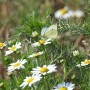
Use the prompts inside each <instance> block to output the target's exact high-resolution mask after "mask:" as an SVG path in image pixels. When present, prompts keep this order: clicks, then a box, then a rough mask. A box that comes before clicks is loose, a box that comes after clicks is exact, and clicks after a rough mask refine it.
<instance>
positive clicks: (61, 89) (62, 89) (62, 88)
mask: <svg viewBox="0 0 90 90" xmlns="http://www.w3.org/2000/svg"><path fill="white" fill-rule="evenodd" d="M59 90H67V88H66V87H61V88H60V89H59Z"/></svg>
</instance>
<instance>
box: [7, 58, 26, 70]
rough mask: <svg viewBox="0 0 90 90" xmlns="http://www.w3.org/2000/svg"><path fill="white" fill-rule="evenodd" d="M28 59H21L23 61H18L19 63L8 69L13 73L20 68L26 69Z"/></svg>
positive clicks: (12, 64) (11, 65)
mask: <svg viewBox="0 0 90 90" xmlns="http://www.w3.org/2000/svg"><path fill="white" fill-rule="evenodd" d="M26 62H27V61H26V59H24V60H23V59H21V60H18V61H17V62H15V63H11V64H10V66H9V67H8V72H12V71H14V70H19V69H20V68H22V69H24V68H25V67H24V64H25V63H26Z"/></svg>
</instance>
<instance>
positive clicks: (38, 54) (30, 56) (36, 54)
mask: <svg viewBox="0 0 90 90" xmlns="http://www.w3.org/2000/svg"><path fill="white" fill-rule="evenodd" d="M42 54H43V52H37V53H34V54H32V55H29V56H28V57H29V58H32V57H38V56H40V55H42Z"/></svg>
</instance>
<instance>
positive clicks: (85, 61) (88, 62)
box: [77, 59, 90, 67]
mask: <svg viewBox="0 0 90 90" xmlns="http://www.w3.org/2000/svg"><path fill="white" fill-rule="evenodd" d="M88 64H90V60H88V59H85V60H84V61H83V62H81V64H78V65H77V66H78V67H80V66H86V65H88Z"/></svg>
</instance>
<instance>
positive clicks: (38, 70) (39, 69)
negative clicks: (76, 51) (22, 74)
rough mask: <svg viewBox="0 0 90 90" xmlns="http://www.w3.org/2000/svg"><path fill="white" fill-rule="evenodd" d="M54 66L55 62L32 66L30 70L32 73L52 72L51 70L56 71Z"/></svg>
mask: <svg viewBox="0 0 90 90" xmlns="http://www.w3.org/2000/svg"><path fill="white" fill-rule="evenodd" d="M56 68H57V67H56V66H55V64H53V65H48V66H46V65H43V67H37V68H33V70H32V71H31V72H32V73H33V74H43V75H45V74H47V73H52V72H56V71H57V70H56Z"/></svg>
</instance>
